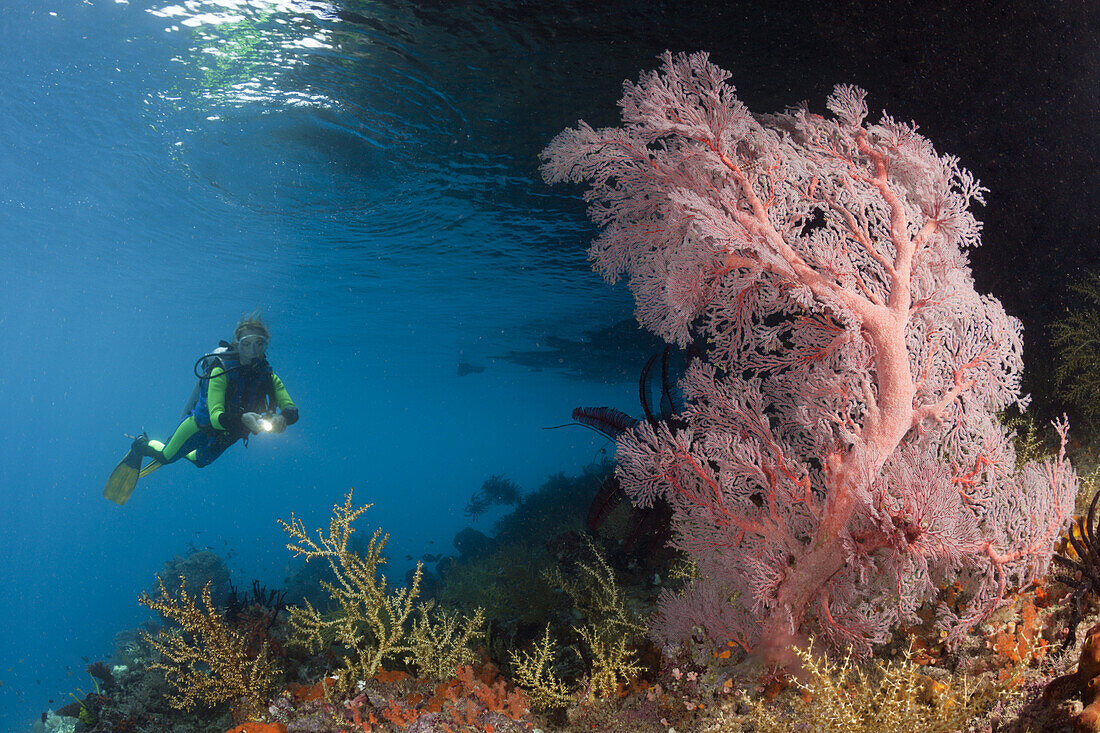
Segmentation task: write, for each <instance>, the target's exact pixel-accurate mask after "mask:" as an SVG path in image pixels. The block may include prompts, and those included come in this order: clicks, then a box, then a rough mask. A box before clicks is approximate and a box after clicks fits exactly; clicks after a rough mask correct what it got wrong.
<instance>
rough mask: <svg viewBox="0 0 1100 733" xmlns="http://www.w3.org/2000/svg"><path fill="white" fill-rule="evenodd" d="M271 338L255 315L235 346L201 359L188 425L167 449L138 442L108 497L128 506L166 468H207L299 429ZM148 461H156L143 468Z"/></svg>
mask: <svg viewBox="0 0 1100 733" xmlns="http://www.w3.org/2000/svg"><path fill="white" fill-rule="evenodd" d="M270 338H271V334H270V332H269V331H268V329H267V326H266V325H265V324H264V322H263V320H262V319H261V318H260V316H259V314H256V313H253V314H250V315H247V316H245V317H244V318H242V319H241V320H240V322H239V323H238V324H237V328H236V329H235V330H234V331H233V343H232V344H230V343H227V342H225V341H222V342H221V343H220V345H219V346H218V348H217V349H215V350H214V351H213V352H211V353H209V354H204V355H203V356H201V357H199V360H198V361H196V362H195V368H194V371H195V376H197V377H198V378H199V381H198V384H196V385H195V389H194V391H193V392H192V393H191V399H190V400H189V401H188V403H187V406H186V407H185V408H184V410H183V422H181V423H180V424H179V427H177V428H176V431H175V433H173V434H172V437H171V438H170V439H169V440H168V443H167V444H165V443H162V442H160V441H159V440H150V439H149V437H148V436H147V435H146V434H145V433H142V434H141V435H140V436H138V437H137V438H135V439H134V442H133V444H132V445H131V446H130V451H129V452H128V453H127V454H126V457H125V458H123V459H122V461H121V462H120V463H119V464H118V466H117V467H116V468H115V470H114V471H113V472H112V473H111V477H110V478H109V479H107V486H106V488H104V489H103V496H105V497H106V498H108V499H110V500H111V501H113V502H115V503H116V504H125V503H126V500H127V499H129V498H130V494H132V493H133V491H134V487H136V486H137V482H138V479H139V478H144V477H145V476H148V475H149V474H150V473H152V472H153V471H155V470H157V469H158V468H160V467H161V466H165V465H167V464H169V463H173V462H175V461H178V460H179V459H180V458H186V459H187V460H189V461H191V463H193V464H195V466H196V467H198V468H202V467H203V466H208V465H210V463H212V462H213V461H214V460H215V459H216V458H217V457H218V456H220V455H221V454H222V453H224V452H225V449H226V448H228V447H229V446H231V445H233V444H234V443H236V442H237V441H238V440H241V439H244V441H245V444H246V445H247V443H248V439H249V437H251V436H253V435H257V434H259V433H267V432H270V433H281V432H283V431H284V430H285V429H286V426H287V425H293V424H294V423H296V422H297V421H298V408H297V407H296V406H295V405H294V402H293V401H292V400H291V399H290V395H288V394H287V391H286V388H285V387H283V382H282V380H280V379H279V377H278V376H276V374H275V372H273V371H272V370H271V365H270V364H268V362H267V357H266V352H267V343H268V341H269V340H270ZM200 369H201V371H200ZM276 410H278V412H276ZM144 458H151V459H152V461H150V462H149V463H148V464H146V465H145V467H144V468H142V465H141V464H142V460H143V459H144Z"/></svg>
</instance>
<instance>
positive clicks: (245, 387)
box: [190, 350, 276, 430]
mask: <svg viewBox="0 0 1100 733" xmlns="http://www.w3.org/2000/svg"><path fill="white" fill-rule="evenodd" d="M203 367H204V369H205V370H206V376H207V377H209V376H210V373H211V372H212V371H214V369H215V368H216V367H221V368H222V369H223V370H224V376H225V380H226V384H225V411H226V412H227V413H229V414H232V415H240V414H241V413H244V412H259V413H264V412H269V411H271V410H273V409H275V406H276V400H275V388H274V386H273V385H272V382H271V375H272V370H271V365H270V364H268V363H267V360H266V359H264V360H263V361H262V362H261V363H259V364H254V365H251V366H249V367H241V366H240V361H239V360H238V359H237V353H236V352H235V351H231V350H230V351H223V352H221V353H218V354H212V355H211V356H210V358H209V359H208V360H207V362H206V363H204V364H203ZM209 393H210V390H209V382H207V381H205V380H203V382H202V388H201V389H200V390H199V396H198V399H197V400H196V401H195V406H194V407H193V408H191V413H190V414H191V415H192V416H193V417H194V418H195V424H197V425H198V426H199V427H200V428H202V429H203V430H212V429H213V425H212V424H211V422H210V405H209V404H208V403H207V400H208V396H209Z"/></svg>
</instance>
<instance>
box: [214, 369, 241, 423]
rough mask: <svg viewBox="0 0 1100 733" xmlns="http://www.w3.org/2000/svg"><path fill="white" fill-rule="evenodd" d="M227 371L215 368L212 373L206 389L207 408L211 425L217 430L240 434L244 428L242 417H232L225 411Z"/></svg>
mask: <svg viewBox="0 0 1100 733" xmlns="http://www.w3.org/2000/svg"><path fill="white" fill-rule="evenodd" d="M226 382H227V380H226V376H225V370H223V369H222V368H221V367H214V369H213V370H212V371H211V372H210V379H208V380H207V387H206V407H207V410H208V411H209V413H210V425H211V426H213V428H214V429H215V430H225V431H226V432H228V433H231V434H236V433H240V432H241V431H242V430H243V429H244V428H243V426H242V425H241V416H240V415H230V414H229V413H227V412H226V411H225V388H226Z"/></svg>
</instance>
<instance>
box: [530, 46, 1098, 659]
mask: <svg viewBox="0 0 1100 733" xmlns="http://www.w3.org/2000/svg"><path fill="white" fill-rule="evenodd" d="M729 76H730V75H729V74H728V73H727V72H725V71H723V70H721V69H719V68H717V67H716V66H715V65H713V64H712V63H711V62H710V60H709V58H708V56H707V55H706V54H704V53H697V54H691V55H678V56H675V57H673V56H672V55H671V54H669V53H667V52H666V53H665V54H664V55H663V56H662V57H661V68H660V70H658V71H655V72H647V73H643V74H642V75H641V77H640V78H639V80H638V82H637V83H630V82H628V83H626V84H625V86H624V96H623V99H622V101H621V102H620V106H621V108H622V119H623V124H622V125H621V126H620V127H614V128H607V129H601V130H596V129H593V128H591V127H590V126H588V125H586V124H584V123H583V122H582V123H580V124H579V125H578V126H577V128H576V129H570V130H566V131H565V132H563V133H561V134H560V135H558V136H557V137H556V138H555V139H554V140H553V141H552V142H551V143H550V145H549V146H548V147H547V149H546V150H545V151H544V152H543V154H542V157H543V161H544V164H543V168H542V171H543V175H544V177H545V178H546V180H547V181H550V182H557V181H576V182H585V183H587V184H588V188H587V190H586V192H585V199H586V201H587V202H588V203H589V211H590V213H591V216H592V218H593V220H594V221H595V222H596V223H597V224H598V225H599V226H600V227H601V233H600V235H599V237H598V238H597V239H596V240H595V241H594V242H593V243H592V246H591V248H590V250H589V256H590V257H591V259H592V261H593V264H594V266H595V268H596V270H597V271H599V272H600V273H601V274H602V275H603V276H604V277H605V278H607V279H608V280H609V281H614V280H616V279H617V278H620V277H623V276H625V277H627V278H629V285H630V288H631V290H632V292H633V294H634V297H635V300H636V304H637V309H636V315H637V317H638V320H639V321H640V322H641V324H642V325H643V326H645V327H647V328H649V329H651V330H653V331H654V332H655V333H657V334H658V335H660V336H662V337H663V338H665V339H666V340H668V341H670V342H675V343H679V344H681V345H683V344H687V343H688V342H692V341H696V342H706V343H708V344H709V349H708V351H707V352H706V354H705V356H704V358H703V359H699V360H695V361H694V362H693V363H692V365H691V366H690V367H689V368H688V370H687V373H686V374H685V376H684V377H683V379H682V382H681V385H680V386H681V389H682V392H683V395H684V402H685V406H684V409H683V411H682V414H681V415H680V418H681V419H680V420H679V421H678V424H677V425H676V426H675V428H673V427H670V426H668V425H659V426H657V427H656V428H655V427H654V426H651V425H649V424H646V423H641V424H639V425H638V426H636V427H635V428H634V429H633V430H631V431H629V432H627V433H625V434H624V435H622V436H620V437H619V439H618V462H619V465H618V473H619V476H620V480H621V481H622V486H623V488H624V489H625V490H626V491H627V492H628V494H630V495H631V496H632V497H633V499H634V500H635V501H636V502H638V503H640V504H643V505H644V504H648V503H651V502H653V501H654V500H656V499H657V498H662V499H664V500H666V501H668V503H669V504H670V505H671V506H672V507H673V509H674V518H673V523H674V526H675V530H676V539H675V540H674V544H675V545H676V546H677V547H678V548H679V549H681V550H683V551H684V552H686V553H687V554H688V555H690V556H691V558H692V559H693V560H694V561H695V562H696V564H697V566H698V569H699V576H698V578H697V579H696V580H695V581H693V583H692V584H690V585H689V587H688V588H687V589H686V590H685V591H684V592H683V593H682V594H679V595H675V594H666V595H665V596H663V597H662V601H661V609H660V613H659V615H658V618H657V620H656V622H655V625H654V634H655V636H656V637H657V638H658V639H660V640H663V641H666V642H674V641H678V640H681V639H684V638H686V636H687V635H689V634H690V630H691V629H692V627H694V626H697V625H701V626H703V627H704V628H705V629H706V630H707V632H708V634H709V635H710V636H711V637H712V638H713V639H715V640H716V641H719V642H724V641H734V642H735V643H738V644H741V645H743V646H744V647H745V648H747V649H750V650H755V651H757V652H759V653H761V654H762V655H763V656H764V657H765V658H766V659H768V660H769V661H774V662H780V663H784V662H790V661H791V657H790V653H789V645H790V644H791V643H794V642H799V641H802V640H804V639H805V636H806V635H807V634H809V633H814V632H816V633H819V634H820V635H822V636H824V637H825V638H827V639H829V640H830V641H831V642H832V643H834V644H835V645H837V646H840V647H851V648H854V649H855V650H856V651H858V652H863V653H867V652H869V651H870V649H871V648H872V647H873V645H874V644H877V643H880V642H882V641H884V640H885V639H886V638H888V635H889V632H890V630H891V629H893V628H894V627H895V626H896V625H898V624H899V623H901V622H903V621H912V620H913V618H914V613H915V610H916V609H917V608H918V607H919V606H920V605H921V604H922V603H924V602H926V601H929V600H934V599H936V597H937V594H938V593H939V589H940V588H942V587H943V586H944V585H945V584H947V583H950V582H955V581H958V582H960V583H961V585H962V586H963V588H964V593H963V601H962V602H961V605H955V606H953V607H950V608H948V607H946V606H945V607H943V608H941V609H940V615H939V623H940V624H941V626H942V628H944V629H945V630H947V631H949V632H950V633H951V638H952V639H956V638H957V637H958V635H959V634H961V633H963V632H964V631H965V630H966V629H968V628H969V627H971V626H972V625H973V624H975V623H977V622H978V621H979V620H980V619H981V618H982V617H983V616H985V615H987V614H988V613H989V612H991V611H992V610H993V609H994V608H996V606H997V605H998V604H1000V603H1002V602H1003V599H1004V597H1005V594H1006V593H1007V592H1008V591H1009V590H1010V589H1012V588H1016V587H1019V586H1020V585H1022V584H1024V583H1027V582H1029V581H1030V580H1032V579H1034V578H1036V577H1038V576H1040V575H1042V574H1043V573H1045V572H1046V570H1047V567H1048V565H1049V562H1050V557H1051V552H1052V547H1053V544H1054V542H1055V540H1056V539H1057V537H1058V536H1059V534H1060V532H1061V531H1062V529H1063V528H1064V526H1065V524H1066V522H1067V519H1068V517H1069V514H1070V511H1071V509H1072V505H1073V499H1074V495H1075V492H1076V486H1077V480H1076V476H1075V474H1074V472H1073V469H1072V467H1071V466H1070V465H1069V463H1068V461H1066V460H1065V456H1064V453H1060V454H1059V455H1058V456H1057V457H1056V458H1054V459H1052V460H1050V461H1047V462H1046V463H1043V464H1037V465H1033V466H1029V467H1027V468H1026V469H1025V470H1024V471H1023V472H1017V471H1016V469H1015V454H1014V451H1013V448H1012V442H1011V439H1010V436H1009V435H1008V434H1007V432H1006V430H1005V428H1004V427H1003V426H1002V425H1001V424H1000V423H999V422H998V421H997V420H996V418H995V417H994V413H995V412H996V411H998V410H1001V409H1003V408H1005V407H1007V406H1008V405H1010V404H1012V403H1020V404H1021V405H1022V404H1023V402H1024V401H1023V400H1022V398H1021V396H1020V391H1019V390H1020V374H1021V370H1022V340H1021V336H1020V324H1019V322H1018V321H1017V320H1016V319H1014V318H1012V317H1010V316H1008V315H1007V314H1006V313H1005V312H1004V309H1003V308H1002V307H1001V305H1000V303H999V302H998V301H997V300H996V299H995V298H992V297H990V296H983V295H979V294H978V293H977V292H975V290H974V283H973V278H972V276H971V273H970V270H969V265H968V262H967V257H966V252H965V250H966V248H968V247H972V246H976V245H977V244H978V243H979V241H980V234H981V225H980V223H979V222H978V221H977V219H975V217H974V215H973V213H972V212H971V210H970V206H971V204H972V203H973V202H979V203H981V202H983V201H984V200H983V196H984V193H985V190H984V189H983V188H982V187H981V185H980V184H979V183H978V182H977V181H976V180H975V178H974V177H973V176H972V175H971V174H970V173H969V172H968V171H966V170H965V169H963V168H962V167H961V166H960V165H959V162H958V160H957V159H956V158H954V157H952V156H947V155H939V154H938V153H937V152H936V150H935V149H934V148H933V146H932V144H931V142H930V141H928V140H927V139H926V138H924V137H923V136H922V135H920V134H919V133H918V132H917V128H916V126H915V125H912V124H906V123H902V122H899V121H897V120H894V119H893V118H891V117H889V116H887V115H883V116H882V117H881V118H880V120H879V121H878V122H876V123H869V122H868V121H867V115H868V106H867V97H866V93H865V92H863V90H861V89H858V88H856V87H853V86H848V85H841V86H838V87H837V88H836V89H835V90H834V92H833V94H832V95H831V96H830V97H829V100H828V102H827V107H828V109H829V110H830V111H831V112H832V117H824V116H821V115H818V114H815V113H812V112H810V111H809V110H808V109H805V108H795V109H791V110H789V111H787V112H784V113H781V114H774V115H754V114H753V113H751V112H750V111H749V110H748V109H747V107H746V106H745V105H744V104H743V103H742V102H741V101H740V100H738V99H737V97H736V94H735V90H734V88H733V86H732V85H730V84H729V81H728V79H729ZM1058 429H1059V432H1060V433H1061V434H1062V437H1063V442H1064V438H1065V433H1066V426H1065V425H1064V424H1059V425H1058Z"/></svg>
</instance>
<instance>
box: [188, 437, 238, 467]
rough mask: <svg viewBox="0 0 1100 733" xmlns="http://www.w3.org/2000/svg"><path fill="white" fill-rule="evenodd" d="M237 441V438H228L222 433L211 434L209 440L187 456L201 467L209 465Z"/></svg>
mask: <svg viewBox="0 0 1100 733" xmlns="http://www.w3.org/2000/svg"><path fill="white" fill-rule="evenodd" d="M236 442H237V439H236V438H226V437H225V436H224V435H222V434H218V435H211V436H210V438H209V440H207V441H206V442H205V443H204V444H202V445H201V446H199V447H198V449H196V450H193V451H191V452H190V453H189V454H188V455H187V457H188V458H189V459H191V460H192V461H193V462H194V463H195V465H196V466H198V467H199V468H202V467H203V466H209V465H210V464H211V463H213V462H214V459H215V458H217V457H218V456H220V455H221V454H222V453H225V449H226V448H228V447H229V446H231V445H233V444H234V443H236Z"/></svg>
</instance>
